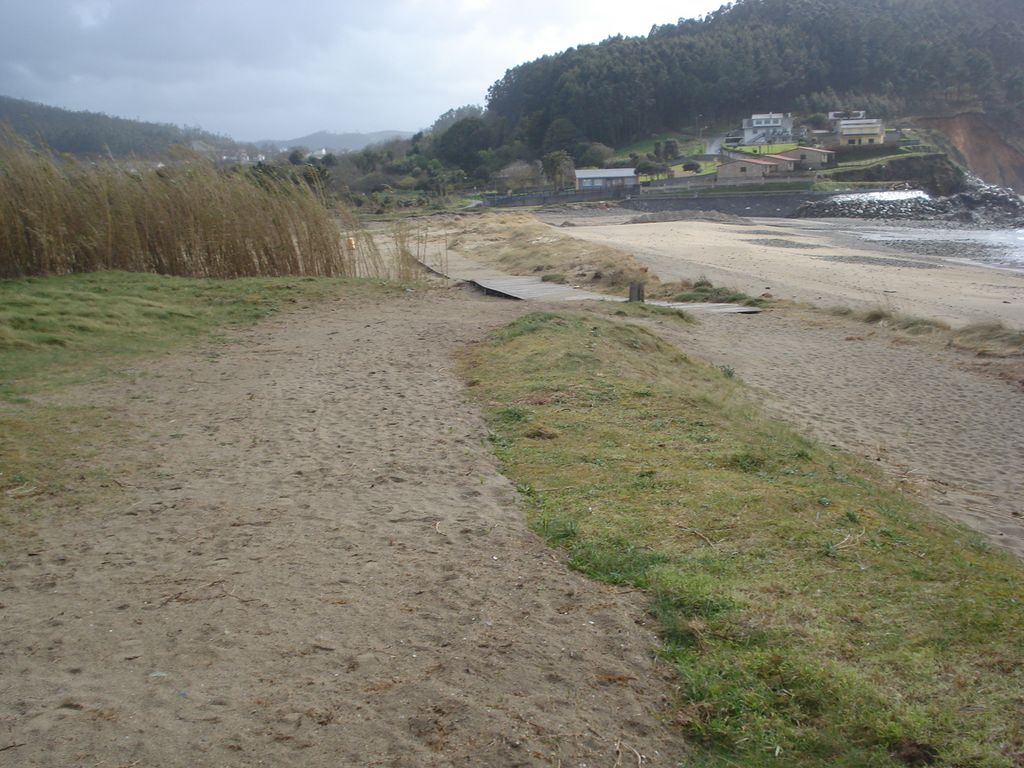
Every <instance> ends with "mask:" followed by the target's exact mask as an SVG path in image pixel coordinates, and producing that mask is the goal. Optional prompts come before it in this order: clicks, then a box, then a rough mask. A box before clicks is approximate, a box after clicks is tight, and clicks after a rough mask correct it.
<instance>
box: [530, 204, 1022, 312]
mask: <svg viewBox="0 0 1024 768" xmlns="http://www.w3.org/2000/svg"><path fill="white" fill-rule="evenodd" d="M618 214H619V215H618V217H616V216H615V214H612V215H611V216H609V217H608V218H602V217H596V218H595V217H593V216H586V217H580V218H574V217H573V216H571V215H565V214H564V213H560V214H559V215H558V216H557V217H554V218H555V219H556V220H557V221H559V222H561V221H570V222H572V223H573V224H574V225H575V226H572V227H566V228H564V229H560V230H559V231H560V232H563V233H565V234H567V235H571V236H572V237H574V238H578V239H582V240H586V241H587V242H590V243H594V244H600V245H602V246H611V247H615V248H618V249H620V250H622V251H624V252H626V253H630V254H632V255H634V256H636V257H637V258H638V259H639V260H640V261H642V262H644V263H645V264H647V265H648V266H649V267H650V269H651V271H652V272H654V273H655V274H657V275H658V276H659V277H661V279H662V280H666V281H667V280H677V279H688V280H694V279H696V278H697V277H700V276H701V275H703V276H705V277H707V278H708V279H710V280H711V281H712V282H713V283H715V284H716V285H727V286H730V287H735V288H738V289H740V290H742V291H744V292H746V293H748V294H750V295H752V296H759V295H761V294H763V293H770V294H771V295H772V296H773V297H776V298H781V299H792V300H795V301H801V302H810V303H813V304H816V305H818V306H848V307H854V308H859V309H865V308H874V307H882V308H885V309H889V310H895V311H898V312H902V313H906V314H910V315H916V316H920V317H925V318H930V319H934V320H942V321H944V322H948V323H951V324H953V325H955V326H960V325H965V324H969V323H977V322H991V321H1001V322H1004V323H1006V324H1007V325H1009V326H1012V327H1015V328H1021V327H1024V272H1014V271H1010V270H1003V269H993V268H989V267H982V266H974V265H971V264H963V263H956V262H954V261H951V260H949V259H943V258H941V257H939V256H928V255H921V254H918V253H913V252H910V251H908V250H906V249H902V250H901V249H898V248H894V247H887V246H886V245H884V244H882V243H866V242H863V241H857V240H856V239H855V238H852V237H850V236H849V235H844V234H842V230H843V229H847V228H855V227H856V226H857V224H856V223H855V222H854V223H851V222H850V221H849V220H844V221H843V222H841V223H840V222H828V221H823V220H793V219H751V220H748V221H746V222H739V223H721V222H712V221H676V222H663V223H651V224H618V223H615V222H620V221H623V220H624V218H623V217H622V216H621V211H619V212H618ZM551 220H552V219H551V218H549V219H548V221H551ZM605 221H607V222H611V223H608V224H605V223H604V222H605ZM865 225H867V223H865ZM952 252H953V251H952V249H951V253H952Z"/></svg>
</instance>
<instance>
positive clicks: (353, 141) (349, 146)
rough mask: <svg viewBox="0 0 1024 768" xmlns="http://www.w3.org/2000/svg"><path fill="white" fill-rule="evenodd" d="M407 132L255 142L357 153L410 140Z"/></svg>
mask: <svg viewBox="0 0 1024 768" xmlns="http://www.w3.org/2000/svg"><path fill="white" fill-rule="evenodd" d="M412 135H413V134H412V133H411V132H409V131H374V132H372V133H331V132H330V131H317V132H316V133H311V134H309V135H308V136H300V137H299V138H297V139H287V140H285V141H278V140H276V139H267V140H265V141H258V142H256V143H257V144H258V145H259V146H261V147H269V148H274V149H279V148H281V147H305V148H306V149H310V150H313V151H316V150H318V149H330V150H333V151H335V152H358V151H359V150H360V149H364V148H365V147H368V146H370V145H371V144H382V143H384V142H386V141H394V140H395V139H409V138H412Z"/></svg>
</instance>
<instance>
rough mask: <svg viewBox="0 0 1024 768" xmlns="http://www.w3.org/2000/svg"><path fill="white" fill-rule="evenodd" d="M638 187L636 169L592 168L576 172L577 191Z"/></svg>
mask: <svg viewBox="0 0 1024 768" xmlns="http://www.w3.org/2000/svg"><path fill="white" fill-rule="evenodd" d="M636 185H637V178H636V169H635V168H591V169H587V170H582V171H576V189H578V190H580V191H581V192H583V191H586V190H588V189H623V188H626V187H635V186H636Z"/></svg>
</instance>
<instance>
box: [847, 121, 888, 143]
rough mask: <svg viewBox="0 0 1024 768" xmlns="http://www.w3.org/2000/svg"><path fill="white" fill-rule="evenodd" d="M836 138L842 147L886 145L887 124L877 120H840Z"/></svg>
mask: <svg viewBox="0 0 1024 768" xmlns="http://www.w3.org/2000/svg"><path fill="white" fill-rule="evenodd" d="M836 136H837V139H838V141H839V146H842V147H848V146H854V147H860V146H863V145H865V144H885V123H884V122H882V121H881V120H877V119H858V120H840V121H839V126H838V127H837V129H836Z"/></svg>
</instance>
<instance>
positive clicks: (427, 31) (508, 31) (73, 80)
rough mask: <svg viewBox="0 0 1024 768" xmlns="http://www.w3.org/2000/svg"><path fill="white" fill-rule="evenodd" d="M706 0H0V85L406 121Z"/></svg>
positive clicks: (101, 104)
mask: <svg viewBox="0 0 1024 768" xmlns="http://www.w3.org/2000/svg"><path fill="white" fill-rule="evenodd" d="M717 5H718V3H717V2H709V1H708V0H676V2H670V1H668V0H649V1H647V2H644V1H643V0H638V2H634V3H632V4H629V5H628V7H626V8H623V7H622V4H615V5H612V4H608V7H607V8H605V7H603V6H602V4H595V3H593V2H583V1H582V0H568V1H565V2H560V3H552V2H550V0H545V1H541V0H519V2H516V3H508V2H494V1H493V0H457V1H456V2H450V3H444V4H439V3H435V2H425V1H424V0H380V1H379V2H376V3H367V2H331V0H293V2H288V3H284V2H273V1H271V0H250V1H249V2H241V1H240V0H174V1H173V2H166V1H165V0H38V1H37V2H24V0H0V93H2V94H5V95H9V96H17V97H20V98H26V99H32V100H34V101H41V102H44V103H48V104H55V105H57V106H63V107H67V108H70V109H89V110H93V111H101V112H107V113H109V114H115V115H121V116H125V117H138V118H141V119H145V120H157V121H163V122H174V123H186V124H189V125H202V126H203V127H204V128H207V129H209V130H214V131H218V132H222V133H227V134H229V135H232V136H234V137H236V138H240V139H256V138H270V137H273V138H288V137H291V136H297V135H301V134H305V133H309V132H311V131H313V130H317V129H321V128H326V129H328V130H341V131H349V130H353V131H366V130H378V129H384V128H401V129H408V130H415V129H417V128H421V127H424V126H426V125H429V123H430V122H432V121H433V119H434V118H435V117H436V116H437V115H438V114H440V113H441V112H443V111H445V110H446V109H448V108H450V107H454V106H459V105H461V104H466V103H483V100H484V97H485V94H486V90H487V87H488V86H489V85H490V84H491V83H492V82H494V80H496V79H497V78H499V77H500V76H501V75H502V74H503V73H504V71H505V70H506V69H507V68H509V67H512V66H515V65H516V64H519V63H522V62H523V61H527V60H530V59H533V58H536V57H537V56H540V55H543V54H545V53H554V52H557V51H559V50H563V49H565V48H567V47H570V46H572V45H577V44H581V43H586V42H597V41H599V40H601V39H603V38H604V37H607V36H608V35H612V34H616V33H623V34H644V33H646V31H647V30H648V29H649V28H650V26H651V25H652V24H655V23H661V24H663V23H668V22H671V21H674V20H675V19H676V18H678V17H680V16H694V15H699V14H701V13H704V12H707V11H709V10H712V9H713V8H715V7H717Z"/></svg>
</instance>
